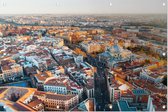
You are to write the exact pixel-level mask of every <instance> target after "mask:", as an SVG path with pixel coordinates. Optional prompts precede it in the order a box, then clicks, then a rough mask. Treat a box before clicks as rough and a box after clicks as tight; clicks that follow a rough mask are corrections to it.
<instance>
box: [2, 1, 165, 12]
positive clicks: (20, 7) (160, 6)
mask: <svg viewBox="0 0 168 112" xmlns="http://www.w3.org/2000/svg"><path fill="white" fill-rule="evenodd" d="M166 11H167V0H0V14H33V13H35V14H37V13H39V14H46V13H47V14H93V13H94V14H107V13H166Z"/></svg>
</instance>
